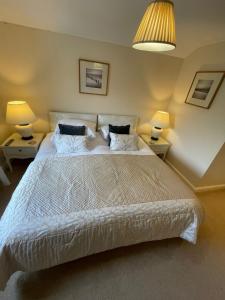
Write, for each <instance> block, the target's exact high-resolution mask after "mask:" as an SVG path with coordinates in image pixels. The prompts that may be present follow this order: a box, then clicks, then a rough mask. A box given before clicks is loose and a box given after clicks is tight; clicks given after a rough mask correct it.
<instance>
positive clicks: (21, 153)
mask: <svg viewBox="0 0 225 300" xmlns="http://www.w3.org/2000/svg"><path fill="white" fill-rule="evenodd" d="M33 137H34V138H33V139H32V140H22V139H21V136H20V135H19V134H18V133H13V134H12V135H11V136H10V137H9V138H7V140H5V141H4V143H2V145H1V146H0V148H1V149H2V151H3V154H4V156H5V159H6V162H7V164H8V166H9V169H10V171H12V165H11V162H10V160H11V159H13V158H18V159H24V158H34V157H35V156H36V154H37V152H38V148H39V146H40V144H41V141H42V140H43V138H44V134H43V133H34V134H33ZM10 140H12V141H11V143H10V144H9V145H8V146H6V145H7V143H9V141H10Z"/></svg>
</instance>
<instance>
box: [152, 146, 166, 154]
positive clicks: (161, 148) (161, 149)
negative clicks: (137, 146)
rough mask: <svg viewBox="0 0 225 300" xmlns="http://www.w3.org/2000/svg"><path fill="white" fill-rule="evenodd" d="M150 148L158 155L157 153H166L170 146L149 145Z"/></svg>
mask: <svg viewBox="0 0 225 300" xmlns="http://www.w3.org/2000/svg"><path fill="white" fill-rule="evenodd" d="M149 147H150V148H151V149H152V150H153V151H154V152H155V153H156V154H157V153H165V152H166V151H167V150H168V148H169V146H168V145H154V144H149Z"/></svg>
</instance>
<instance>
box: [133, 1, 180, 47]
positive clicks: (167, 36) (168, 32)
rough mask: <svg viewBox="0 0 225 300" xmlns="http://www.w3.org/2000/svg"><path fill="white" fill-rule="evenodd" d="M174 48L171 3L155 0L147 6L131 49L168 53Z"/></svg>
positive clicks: (174, 38)
mask: <svg viewBox="0 0 225 300" xmlns="http://www.w3.org/2000/svg"><path fill="white" fill-rule="evenodd" d="M175 47H176V32H175V19H174V6H173V2H171V1H169V0H156V1H153V2H151V3H150V4H149V6H148V8H147V10H146V12H145V14H144V16H143V18H142V20H141V23H140V25H139V28H138V30H137V33H136V35H135V37H134V40H133V48H135V49H138V50H144V51H169V50H173V49H175Z"/></svg>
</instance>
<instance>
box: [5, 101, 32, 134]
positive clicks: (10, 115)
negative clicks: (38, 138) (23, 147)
mask: <svg viewBox="0 0 225 300" xmlns="http://www.w3.org/2000/svg"><path fill="white" fill-rule="evenodd" d="M35 119H36V117H35V115H34V113H33V112H32V110H31V108H30V106H29V105H28V104H27V103H26V101H10V102H8V103H7V111H6V122H7V123H9V124H12V125H15V127H16V129H17V131H18V132H19V133H20V135H21V137H22V139H23V140H31V139H32V138H33V136H32V124H31V123H32V122H33V121H34V120H35Z"/></svg>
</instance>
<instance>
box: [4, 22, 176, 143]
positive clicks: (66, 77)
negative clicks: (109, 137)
mask: <svg viewBox="0 0 225 300" xmlns="http://www.w3.org/2000/svg"><path fill="white" fill-rule="evenodd" d="M0 36H1V46H0V109H1V112H0V134H1V136H0V141H1V140H3V139H4V138H5V136H6V135H7V134H8V131H7V130H6V127H5V125H2V124H3V123H4V119H5V109H6V103H7V101H8V100H12V99H20V98H21V99H25V100H26V101H27V102H28V103H29V104H30V106H31V107H32V109H33V111H34V112H35V114H36V115H37V116H38V118H39V120H38V121H37V122H36V123H35V124H34V129H35V130H36V131H48V130H49V127H48V111H49V110H58V111H76V112H92V113H100V112H101V113H117V114H135V115H138V116H140V118H141V124H145V123H146V122H148V121H149V119H150V117H151V115H152V114H153V113H154V112H155V110H157V109H166V108H167V106H168V103H169V99H170V97H171V95H172V91H173V88H174V85H175V82H176V79H177V77H178V73H179V69H180V66H181V63H182V60H181V59H178V58H173V57H169V56H165V55H160V54H153V53H151V54H150V53H142V52H137V51H135V50H133V49H132V48H128V47H122V46H117V45H113V44H109V43H103V42H97V41H92V40H87V39H82V38H76V37H73V36H69V35H64V34H57V33H52V32H48V31H42V30H36V29H31V28H26V27H22V26H16V25H11V24H3V23H0ZM79 58H86V59H92V60H99V61H105V62H108V63H110V79H109V94H108V96H106V97H104V96H95V95H84V94H79V92H78V84H79V81H78V59H79ZM148 129H149V128H148V126H144V127H142V128H141V130H144V131H145V130H148Z"/></svg>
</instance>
